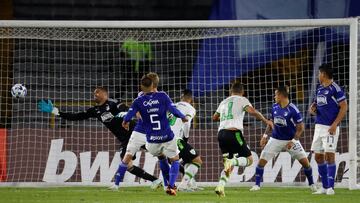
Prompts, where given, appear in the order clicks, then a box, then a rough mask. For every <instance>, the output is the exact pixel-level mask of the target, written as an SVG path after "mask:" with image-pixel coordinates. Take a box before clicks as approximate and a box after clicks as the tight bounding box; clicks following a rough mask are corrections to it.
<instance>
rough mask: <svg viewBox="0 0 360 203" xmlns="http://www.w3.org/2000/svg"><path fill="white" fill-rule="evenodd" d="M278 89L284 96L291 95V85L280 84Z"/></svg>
mask: <svg viewBox="0 0 360 203" xmlns="http://www.w3.org/2000/svg"><path fill="white" fill-rule="evenodd" d="M276 91H277V92H278V93H279V94H281V95H283V96H284V97H289V86H287V85H282V86H279V87H278V88H276Z"/></svg>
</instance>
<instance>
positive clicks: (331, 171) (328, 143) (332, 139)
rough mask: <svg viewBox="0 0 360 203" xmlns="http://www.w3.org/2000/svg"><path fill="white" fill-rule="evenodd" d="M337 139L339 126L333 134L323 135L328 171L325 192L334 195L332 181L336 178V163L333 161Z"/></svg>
mask: <svg viewBox="0 0 360 203" xmlns="http://www.w3.org/2000/svg"><path fill="white" fill-rule="evenodd" d="M338 139H339V127H337V129H336V132H335V135H330V134H328V135H327V136H326V137H323V139H322V140H323V146H324V152H325V162H326V163H327V171H328V187H329V188H328V190H327V192H326V194H328V195H334V194H335V192H334V183H335V178H336V176H335V175H336V163H335V152H336V147H337V142H338Z"/></svg>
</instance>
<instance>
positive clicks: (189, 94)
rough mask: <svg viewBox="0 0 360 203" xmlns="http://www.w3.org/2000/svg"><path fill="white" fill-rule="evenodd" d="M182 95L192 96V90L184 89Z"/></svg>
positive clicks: (184, 96)
mask: <svg viewBox="0 0 360 203" xmlns="http://www.w3.org/2000/svg"><path fill="white" fill-rule="evenodd" d="M181 97H183V98H192V91H191V90H189V89H184V90H183V92H182V94H181Z"/></svg>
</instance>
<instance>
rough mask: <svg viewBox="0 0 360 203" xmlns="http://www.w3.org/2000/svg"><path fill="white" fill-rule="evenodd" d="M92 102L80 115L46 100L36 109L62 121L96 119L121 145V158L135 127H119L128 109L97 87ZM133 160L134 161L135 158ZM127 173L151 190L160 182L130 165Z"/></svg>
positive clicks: (133, 123) (131, 125)
mask: <svg viewBox="0 0 360 203" xmlns="http://www.w3.org/2000/svg"><path fill="white" fill-rule="evenodd" d="M94 101H95V103H96V105H95V106H94V107H91V108H89V109H87V111H86V112H80V113H65V112H60V111H59V109H58V108H57V107H54V106H53V104H52V102H51V100H48V101H47V102H46V101H44V100H41V101H40V102H39V103H38V108H39V110H40V111H41V112H46V113H52V114H54V115H56V116H59V117H61V118H63V119H66V120H70V121H79V120H85V119H89V118H97V119H98V120H99V121H100V122H101V123H102V124H104V125H105V126H106V127H107V128H108V129H109V130H110V131H111V132H112V133H113V134H114V136H115V137H116V138H117V139H118V140H119V142H120V143H121V146H120V151H121V153H120V157H121V158H123V157H124V155H125V152H126V148H127V145H128V142H129V138H130V134H131V132H132V131H133V129H134V126H135V122H134V121H131V123H130V131H128V130H125V129H124V128H123V127H122V126H121V123H122V121H123V118H122V116H123V115H125V114H126V112H127V111H128V109H129V108H128V107H127V106H126V105H125V104H123V103H120V102H118V101H117V100H114V99H110V98H109V96H108V91H107V90H106V89H105V88H103V87H97V88H96V89H95V91H94ZM133 158H134V159H135V157H133ZM127 171H129V172H130V173H131V174H133V175H135V176H137V177H140V178H143V179H145V180H148V181H151V182H152V185H151V188H153V189H155V188H157V187H158V186H159V184H161V180H159V179H157V178H156V177H154V176H152V175H150V174H149V173H147V172H145V171H144V170H143V169H141V168H139V167H137V166H134V165H132V164H129V167H128V168H127ZM116 184H117V186H118V185H119V182H117V180H116V176H115V185H116Z"/></svg>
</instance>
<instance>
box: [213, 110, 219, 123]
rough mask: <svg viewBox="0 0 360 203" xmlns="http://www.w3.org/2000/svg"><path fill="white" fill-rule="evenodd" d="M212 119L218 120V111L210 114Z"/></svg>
mask: <svg viewBox="0 0 360 203" xmlns="http://www.w3.org/2000/svg"><path fill="white" fill-rule="evenodd" d="M212 119H213V121H220V113H219V112H215V113H214V115H213V116H212Z"/></svg>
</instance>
